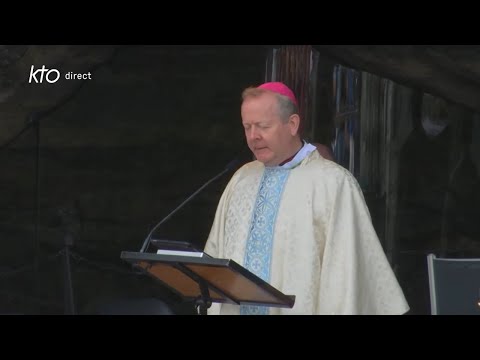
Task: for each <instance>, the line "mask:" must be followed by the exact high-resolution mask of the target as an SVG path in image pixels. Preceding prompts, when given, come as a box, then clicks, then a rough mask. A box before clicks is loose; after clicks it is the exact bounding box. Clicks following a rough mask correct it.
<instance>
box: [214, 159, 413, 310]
mask: <svg viewBox="0 0 480 360" xmlns="http://www.w3.org/2000/svg"><path fill="white" fill-rule="evenodd" d="M205 252H206V253H207V254H209V255H211V256H213V257H216V258H223V259H232V260H234V261H235V262H237V263H239V264H240V265H242V266H244V267H245V268H247V269H248V270H250V271H251V272H253V273H255V274H256V275H257V276H259V277H261V278H262V279H263V280H265V281H267V282H268V283H269V284H270V285H272V286H273V287H275V288H277V289H278V290H280V291H281V292H283V293H284V294H286V295H295V297H296V299H295V305H294V307H293V308H292V309H288V308H277V307H257V306H246V305H242V306H238V305H234V304H219V303H214V304H212V306H211V308H210V309H209V310H208V313H209V314H240V313H241V314H271V315H279V314H292V315H293V314H403V313H405V312H407V311H408V310H409V307H408V304H407V302H406V300H405V297H404V295H403V292H402V290H401V288H400V286H399V284H398V282H397V279H396V277H395V275H394V273H393V271H392V269H391V267H390V264H389V263H388V260H387V258H386V256H385V253H384V251H383V248H382V246H381V244H380V242H379V240H378V237H377V235H376V233H375V230H374V228H373V226H372V223H371V219H370V213H369V211H368V208H367V206H366V204H365V201H364V198H363V194H362V192H361V189H360V187H359V186H358V183H357V181H356V179H355V178H354V177H353V176H352V174H351V173H350V172H348V171H347V170H346V169H344V168H343V167H341V166H340V165H338V164H336V163H334V162H331V161H329V160H326V159H324V158H322V157H321V156H320V154H318V152H317V151H313V152H311V153H309V154H308V155H307V156H306V157H305V158H304V159H303V160H302V161H301V162H299V163H298V164H296V165H295V166H293V167H291V168H282V167H271V168H269V167H265V166H264V165H263V164H262V163H261V162H259V161H253V162H250V163H248V164H246V165H244V166H243V167H242V168H241V169H239V170H238V171H237V172H236V173H235V174H234V175H233V176H232V178H231V180H230V182H229V183H228V185H227V187H226V188H225V191H224V193H223V195H222V197H221V199H220V201H219V204H218V207H217V211H216V214H215V219H214V222H213V225H212V229H211V231H210V235H209V238H208V240H207V243H206V245H205Z"/></svg>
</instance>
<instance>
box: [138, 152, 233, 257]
mask: <svg viewBox="0 0 480 360" xmlns="http://www.w3.org/2000/svg"><path fill="white" fill-rule="evenodd" d="M239 164H240V160H239V158H236V159H234V160H232V161H230V162H229V163H228V164H227V166H225V168H224V169H223V171H222V172H221V173H219V174H218V175H216V176H214V177H213V178H211V179H210V180H208V181H207V182H206V183H205V184H203V185H202V187H200V188H199V189H198V190H197V191H195V192H194V193H193V194H192V195H190V196H189V197H188V198H187V199H186V200H185V201H184V202H182V203H181V204H180V205H178V206H177V208H176V209H175V210H173V211H172V212H171V213H170V214H168V215H167V216H165V217H164V218H163V219H162V220H160V222H159V223H158V224H157V225H155V226H154V227H153V229H152V230H151V231H150V232H149V233H148V235H147V238H146V239H145V241H144V243H143V246H142V248H141V250H140V252H142V253H143V252H145V251H146V250H147V248H148V246H149V245H150V241H151V239H152V235H153V233H154V232H155V230H157V229H158V228H159V226H160V225H162V224H163V223H164V222H165V221H167V220H168V219H170V218H171V217H172V216H173V215H174V214H175V213H176V212H177V211H178V210H180V209H181V208H182V207H184V206H185V205H186V204H187V203H188V202H189V201H190V200H192V199H193V198H194V197H195V196H196V195H197V194H198V193H200V192H201V191H202V190H203V189H205V188H206V187H207V186H208V185H209V184H210V183H212V182H213V181H215V180H217V179H218V178H219V177H221V176H222V175H223V174H225V173H227V172H229V171H230V170H233V169H235V168H236V167H237V166H238V165H239Z"/></svg>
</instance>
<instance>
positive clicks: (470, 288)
mask: <svg viewBox="0 0 480 360" xmlns="http://www.w3.org/2000/svg"><path fill="white" fill-rule="evenodd" d="M427 265H428V281H429V287H430V306H431V314H432V315H480V258H469V259H454V258H437V257H436V256H435V255H434V254H428V256H427Z"/></svg>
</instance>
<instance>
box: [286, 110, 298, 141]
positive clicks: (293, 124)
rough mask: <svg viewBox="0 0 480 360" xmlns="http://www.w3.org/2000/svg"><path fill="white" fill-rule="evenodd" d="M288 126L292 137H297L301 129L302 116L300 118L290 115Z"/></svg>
mask: <svg viewBox="0 0 480 360" xmlns="http://www.w3.org/2000/svg"><path fill="white" fill-rule="evenodd" d="M288 125H289V126H290V133H291V134H292V136H295V135H297V133H298V129H299V127H300V116H298V114H293V115H290V118H289V119H288Z"/></svg>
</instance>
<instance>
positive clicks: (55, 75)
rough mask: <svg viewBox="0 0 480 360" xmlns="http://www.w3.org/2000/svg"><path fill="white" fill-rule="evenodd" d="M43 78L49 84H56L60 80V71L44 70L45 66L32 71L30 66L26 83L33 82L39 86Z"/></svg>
mask: <svg viewBox="0 0 480 360" xmlns="http://www.w3.org/2000/svg"><path fill="white" fill-rule="evenodd" d="M44 75H45V77H44ZM44 78H45V80H47V82H49V83H50V84H53V83H56V82H57V81H58V79H60V71H58V70H57V69H47V68H45V65H43V66H42V67H41V68H40V69H37V70H35V71H34V66H33V65H32V67H31V68H30V78H29V79H28V83H29V84H31V83H32V80H33V81H34V82H35V83H37V84H41V83H42V82H43V79H44Z"/></svg>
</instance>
